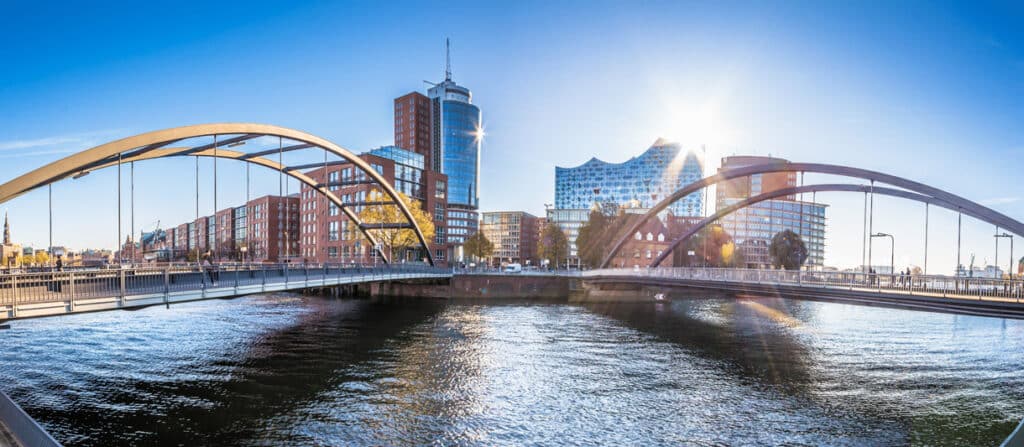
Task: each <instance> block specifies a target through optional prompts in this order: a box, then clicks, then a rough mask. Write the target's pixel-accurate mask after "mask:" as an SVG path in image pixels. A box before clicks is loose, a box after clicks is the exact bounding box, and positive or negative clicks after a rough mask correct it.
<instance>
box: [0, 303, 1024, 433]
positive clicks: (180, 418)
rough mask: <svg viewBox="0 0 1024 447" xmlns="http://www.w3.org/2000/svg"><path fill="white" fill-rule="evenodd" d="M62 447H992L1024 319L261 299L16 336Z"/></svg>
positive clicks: (1013, 398) (108, 317) (35, 323)
mask: <svg viewBox="0 0 1024 447" xmlns="http://www.w3.org/2000/svg"><path fill="white" fill-rule="evenodd" d="M12 326H13V327H12V329H11V330H7V331H0V342H2V349H0V352H2V362H0V388H2V389H3V390H5V391H7V392H8V394H10V395H11V396H12V397H13V398H14V399H15V400H16V401H17V402H19V403H20V404H21V405H22V406H23V407H24V408H25V409H26V410H27V411H28V412H29V413H30V414H31V415H32V416H33V417H35V418H36V419H37V420H38V421H39V422H40V423H41V424H42V425H43V426H44V427H45V428H46V429H47V430H49V431H50V432H51V433H52V434H53V435H54V436H55V437H56V438H57V439H58V440H60V441H61V442H63V443H65V444H66V445H96V446H114V445H153V444H160V445H188V446H194V445H268V446H271V445H273V446H277V445H423V444H431V445H486V446H491V445H598V444H600V445H640V446H650V445H687V444H692V445H779V444H788V445H825V444H827V445H858V446H860V445H906V444H913V445H997V444H998V443H999V441H1001V440H1002V438H1004V437H1005V436H1006V435H1007V434H1009V433H1010V432H1011V431H1012V430H1013V427H1014V426H1015V425H1016V424H1017V422H1019V421H1020V419H1021V418H1022V417H1024V322H1021V321H1015V320H1001V319H993V318H980V317H965V316H955V315H948V314H939V313H924V312H916V311H905V310H893V309H885V308H873V307H859V306H853V305H843V304H835V303H820V302H808V301H797V300H785V299H779V298H756V297H749V298H744V299H735V300H734V299H706V300H700V299H697V300H677V301H675V302H672V303H662V304H602V305H596V304H595V305H569V304H559V303H535V302H522V301H508V302H500V303H488V304H479V303H470V302H459V301H432V300H418V301H417V300H383V301H368V300H331V299H325V298H317V297H301V296H296V295H272V296H253V297H246V298H240V299H235V300H215V301H206V302H199V303H191V304H184V305H176V306H173V307H171V309H170V310H167V309H164V308H150V309H145V310H141V311H135V312H106V313H97V314H85V315H75V316H67V317H59V318H50V319H39V320H27V321H16V322H14V323H12Z"/></svg>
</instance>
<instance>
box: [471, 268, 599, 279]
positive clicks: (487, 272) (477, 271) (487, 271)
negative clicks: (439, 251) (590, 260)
mask: <svg viewBox="0 0 1024 447" xmlns="http://www.w3.org/2000/svg"><path fill="white" fill-rule="evenodd" d="M451 272H452V274H454V275H460V276H461V275H480V276H494V275H508V276H569V277H578V276H581V272H580V271H579V270H544V269H523V270H522V271H518V272H511V271H506V270H504V269H499V268H458V267H453V268H452V269H451Z"/></svg>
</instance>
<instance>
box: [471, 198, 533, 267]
mask: <svg viewBox="0 0 1024 447" xmlns="http://www.w3.org/2000/svg"><path fill="white" fill-rule="evenodd" d="M481 217H482V219H481V221H480V231H482V232H483V233H484V236H486V237H487V239H488V240H489V241H491V243H492V244H494V253H492V254H491V258H490V260H489V261H490V264H491V265H500V264H502V263H516V262H518V263H520V264H523V265H526V264H530V263H536V262H537V241H538V234H539V232H540V227H539V225H540V221H541V220H542V219H540V218H538V217H537V216H534V215H532V214H530V213H527V212H524V211H496V212H487V213H483V215H482V216H481Z"/></svg>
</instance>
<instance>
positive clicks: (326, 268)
mask: <svg viewBox="0 0 1024 447" xmlns="http://www.w3.org/2000/svg"><path fill="white" fill-rule="evenodd" d="M411 273H422V274H449V273H450V271H449V270H448V269H444V268H437V267H431V266H428V265H425V264H412V263H410V264H381V265H377V266H369V265H361V264H341V263H338V264H330V263H329V264H230V265H198V264H191V265H182V264H176V265H165V266H160V267H149V266H141V267H134V268H120V269H111V268H104V269H92V270H83V269H76V270H72V271H53V272H42V273H41V272H32V273H29V272H16V273H6V274H0V306H14V305H20V304H32V303H46V302H55V301H66V302H72V301H74V300H84V299H91V298H107V297H115V296H118V297H124V296H137V295H148V294H161V293H162V294H168V293H172V292H181V291H192V290H203V289H208V288H214V287H235V288H236V289H237V288H238V287H244V286H252V285H266V284H276V283H287V282H290V281H294V282H296V283H302V284H308V282H309V281H310V280H315V281H321V280H322V281H326V282H327V283H330V282H331V281H329V280H330V279H332V278H338V279H339V280H340V278H343V277H350V276H360V277H362V278H365V279H367V280H383V279H390V278H394V277H397V276H398V275H400V274H411Z"/></svg>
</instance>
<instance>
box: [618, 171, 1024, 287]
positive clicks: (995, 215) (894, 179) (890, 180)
mask: <svg viewBox="0 0 1024 447" xmlns="http://www.w3.org/2000/svg"><path fill="white" fill-rule="evenodd" d="M771 172H813V173H818V174H832V175H841V176H845V177H855V178H861V179H865V180H871V181H873V182H880V183H885V184H888V185H892V186H896V187H898V188H903V189H906V190H908V191H912V192H916V193H919V194H922V195H926V196H929V197H932V198H935V199H938V200H941V201H943V202H945V203H947V204H950V205H952V206H954V207H955V208H956V210H957V211H962V212H964V213H965V214H968V215H971V216H974V217H976V218H978V219H980V220H982V221H985V222H988V223H991V224H993V225H998V226H999V227H1000V228H1005V229H1006V230H1008V231H1011V232H1013V233H1014V234H1017V235H1018V236H1024V224H1022V223H1021V222H1019V221H1017V220H1015V219H1013V218H1010V217H1009V216H1006V215H1004V214H1002V213H1000V212H998V211H995V210H993V209H990V208H988V207H985V206H983V205H980V204H978V203H975V202H972V201H970V200H967V199H965V198H963V197H960V196H958V195H956V194H952V193H949V192H946V191H943V190H941V189H938V188H935V187H932V186H928V185H925V184H923V183H919V182H915V181H913V180H908V179H905V178H902V177H898V176H895V175H891V174H885V173H882V172H877V171H871V170H867V169H860V168H853V167H849V166H840V165H830V164H821V163H793V162H786V163H768V164H760V165H752V166H744V167H740V168H735V169H730V170H728V171H723V172H719V173H717V174H715V175H711V176H708V177H705V178H703V179H701V180H698V181H696V182H693V183H691V184H689V185H686V186H684V187H683V188H681V189H679V190H678V191H676V192H674V193H672V195H671V196H669V197H666V198H665V199H664V200H662V201H661V202H658V203H657V204H656V205H654V207H652V208H651V210H650V211H648V212H646V213H644V214H643V215H642V216H641V218H640V219H637V220H636V221H635V222H634V223H633V224H632V225H630V226H629V227H627V228H625V229H624V231H622V232H621V233H619V235H618V236H617V237H616V238H615V242H614V244H613V245H612V249H611V251H609V252H608V254H607V255H606V256H605V258H604V260H603V261H602V262H601V267H602V268H606V267H608V266H609V265H610V264H611V260H612V258H614V257H615V255H616V254H617V253H618V252H619V250H621V249H622V246H623V245H625V243H626V242H627V241H628V240H629V238H630V237H631V236H632V235H633V233H635V232H636V231H637V229H639V228H640V227H641V226H643V225H644V224H645V223H646V222H647V221H648V220H650V219H651V218H652V217H655V216H657V214H658V213H660V212H662V211H664V210H665V209H667V208H668V207H669V206H670V205H671V204H673V203H675V202H676V201H678V200H680V199H682V198H683V197H686V196H688V195H690V194H692V193H694V192H697V191H699V190H700V189H702V188H706V187H708V186H711V185H714V184H718V183H721V182H723V181H725V180H730V179H734V178H739V177H747V176H750V175H754V174H765V173H771Z"/></svg>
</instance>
